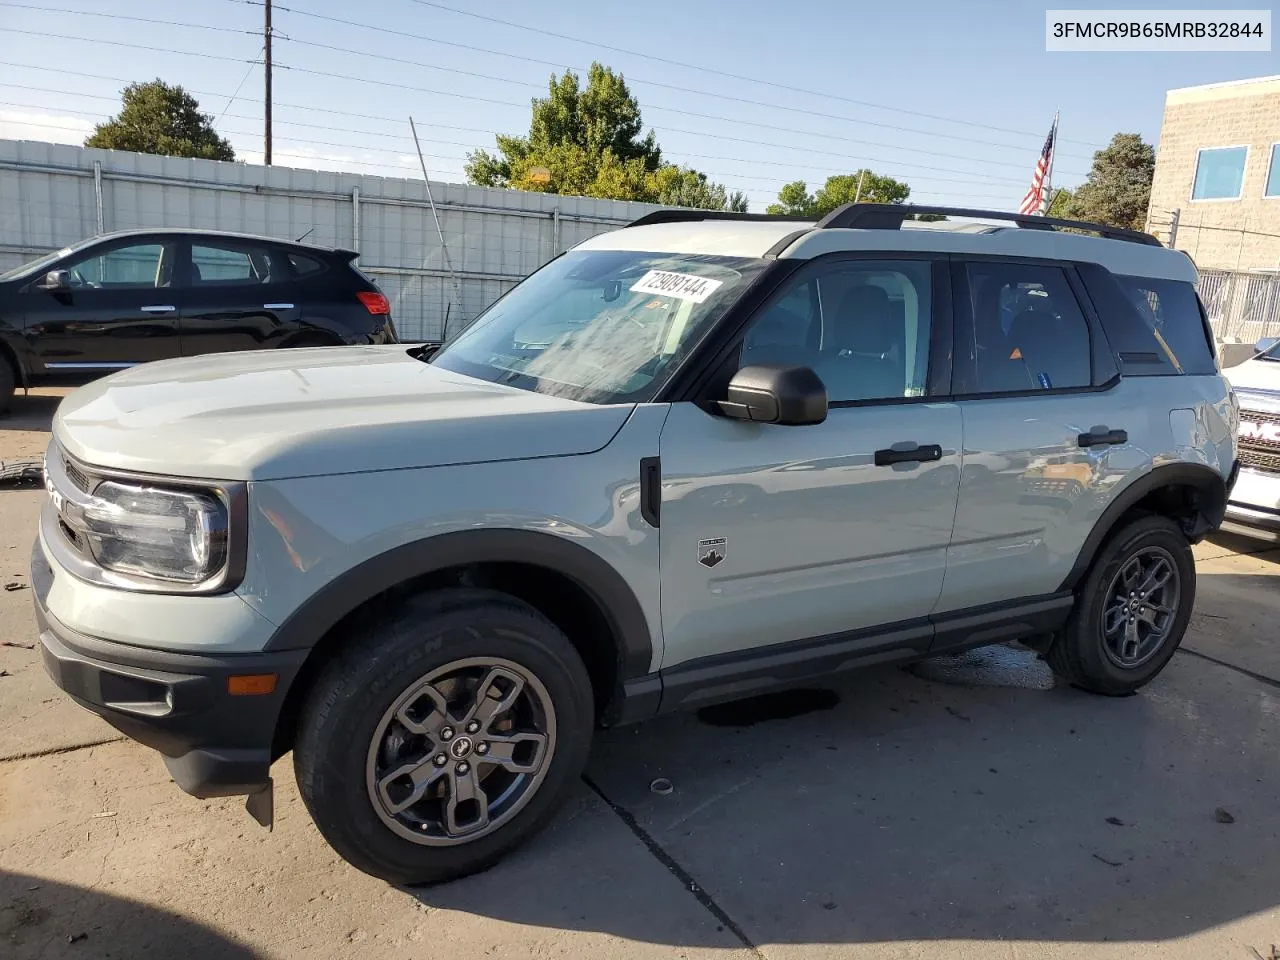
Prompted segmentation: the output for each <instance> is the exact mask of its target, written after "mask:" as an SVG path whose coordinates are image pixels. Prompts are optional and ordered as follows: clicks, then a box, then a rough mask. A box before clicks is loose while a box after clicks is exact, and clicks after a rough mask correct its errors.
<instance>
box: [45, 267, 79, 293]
mask: <svg viewBox="0 0 1280 960" xmlns="http://www.w3.org/2000/svg"><path fill="white" fill-rule="evenodd" d="M36 289H37V290H50V291H54V290H70V289H71V274H70V272H69V271H67V270H50V271H49V272H48V273H46V274H45V275H44V277H43V278H41V280H40V282H39V283H37V284H36Z"/></svg>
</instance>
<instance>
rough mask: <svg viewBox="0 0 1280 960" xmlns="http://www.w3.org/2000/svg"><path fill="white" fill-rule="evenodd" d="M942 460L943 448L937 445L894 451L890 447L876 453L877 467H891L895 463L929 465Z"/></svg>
mask: <svg viewBox="0 0 1280 960" xmlns="http://www.w3.org/2000/svg"><path fill="white" fill-rule="evenodd" d="M941 459H942V447H940V446H938V445H937V444H936V443H930V444H926V445H925V446H920V445H919V444H916V445H915V446H913V447H908V448H906V449H903V450H894V449H893V448H892V447H890V448H889V449H887V450H877V451H876V466H877V467H891V466H893V465H894V464H895V463H929V462H931V461H933V460H941Z"/></svg>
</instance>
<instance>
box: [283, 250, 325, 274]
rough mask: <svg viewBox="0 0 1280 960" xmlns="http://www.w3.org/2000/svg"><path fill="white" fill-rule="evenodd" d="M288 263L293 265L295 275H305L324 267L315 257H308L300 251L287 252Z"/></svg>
mask: <svg viewBox="0 0 1280 960" xmlns="http://www.w3.org/2000/svg"><path fill="white" fill-rule="evenodd" d="M289 265H290V266H292V267H293V275H294V276H295V277H305V276H308V275H309V274H313V273H319V272H320V271H321V270H323V269H324V264H322V263H321V262H320V261H319V260H317V259H316V258H315V257H308V256H306V255H305V254H301V253H291V254H289Z"/></svg>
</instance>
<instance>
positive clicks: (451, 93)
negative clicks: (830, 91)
mask: <svg viewBox="0 0 1280 960" xmlns="http://www.w3.org/2000/svg"><path fill="white" fill-rule="evenodd" d="M13 32H19V33H27V34H31V35H33V36H43V37H50V38H54V39H61V40H73V41H81V42H85V43H106V44H110V45H114V46H122V47H131V48H134V49H140V50H149V51H159V52H167V53H175V54H179V55H189V56H201V57H207V58H210V59H216V60H224V61H229V62H235V63H245V62H251V61H246V60H243V59H241V58H239V57H227V56H220V55H217V54H207V53H200V52H193V51H180V50H163V49H162V48H157V47H151V46H147V45H143V44H134V43H128V42H125V41H117V40H106V39H102V38H97V37H77V36H69V35H65V34H54V33H40V32H38V31H30V30H25V31H13ZM349 52H351V51H349ZM355 52H358V51H355ZM279 66H280V68H281V69H291V70H293V71H294V72H296V73H305V74H310V75H313V76H321V77H327V78H330V79H338V80H346V81H349V82H352V83H364V84H371V85H374V86H379V87H395V88H399V89H403V90H410V91H414V92H417V93H427V94H431V95H433V96H446V97H455V98H460V99H465V100H472V101H476V102H480V103H491V104H497V105H500V106H510V107H526V105H525V104H523V103H516V102H513V101H509V100H498V99H496V98H493V97H481V96H477V95H475V94H466V93H459V92H457V91H454V90H439V89H434V88H430V87H419V86H414V85H412V84H406V83H398V82H395V81H390V80H373V79H369V78H367V77H361V76H354V75H351V74H343V73H337V72H333V71H324V70H312V69H309V68H305V67H295V66H289V65H286V64H279ZM440 69H448V68H440ZM651 109H655V110H666V111H667V112H670V113H678V114H684V115H686V116H691V117H695V118H699V119H709V120H720V121H724V122H727V123H735V124H743V125H747V126H757V127H761V128H763V129H770V130H776V131H780V132H783V133H791V134H799V135H801V136H811V137H821V138H823V139H826V140H837V141H844V142H848V143H851V144H856V145H861V144H862V143H863V141H859V140H856V139H854V138H851V137H840V136H836V135H833V134H828V133H822V132H818V131H812V130H801V129H797V128H794V127H783V126H779V125H775V124H766V123H760V122H758V121H745V120H737V119H735V118H732V117H723V116H716V115H712V114H704V113H698V112H695V111H688V110H680V109H678V108H675V107H651ZM697 135H699V136H706V137H721V138H723V139H735V138H732V137H728V136H727V135H718V134H713V133H704V132H699V133H698V134H697ZM747 142H749V143H761V141H757V140H748V141H747ZM777 146H782V147H783V148H784V149H792V150H801V151H804V152H809V153H827V154H828V155H831V156H838V157H840V158H842V159H845V160H846V161H850V162H859V163H879V164H887V165H890V166H892V167H904V168H905V167H912V168H915V169H918V170H931V171H939V172H943V173H963V174H966V175H967V176H969V177H971V178H972V179H975V180H987V181H992V182H994V181H996V180H1001V179H1003V180H1010V179H1011V178H1007V177H1003V178H1001V177H991V176H986V175H980V174H970V173H969V171H968V170H967V169H959V168H956V167H939V166H932V165H929V164H920V163H914V162H903V161H900V160H890V159H888V158H884V157H869V156H864V157H863V158H861V159H859V158H856V157H850V156H849V155H848V154H845V153H838V154H837V153H831V152H830V151H821V150H817V149H810V148H807V147H803V146H797V145H794V144H789V145H780V144H779V145H777ZM894 149H910V148H894ZM946 156H952V157H955V158H956V159H959V160H962V161H965V162H968V163H978V164H983V165H992V163H990V162H988V161H984V160H982V159H980V158H975V157H965V156H956V155H950V154H948V155H946ZM1002 165H1011V164H1007V163H1004V164H1002ZM1068 173H1069V174H1070V175H1074V176H1079V175H1080V174H1078V173H1075V174H1072V173H1071V172H1070V171H1068ZM1016 182H1019V183H1021V182H1023V181H1022V180H1021V179H1019V180H1017V181H1016Z"/></svg>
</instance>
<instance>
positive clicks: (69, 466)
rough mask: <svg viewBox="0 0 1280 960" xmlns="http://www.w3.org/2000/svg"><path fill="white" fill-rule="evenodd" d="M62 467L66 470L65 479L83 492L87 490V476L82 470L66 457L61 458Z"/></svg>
mask: <svg viewBox="0 0 1280 960" xmlns="http://www.w3.org/2000/svg"><path fill="white" fill-rule="evenodd" d="M62 469H63V470H64V471H66V474H67V479H68V480H70V481H71V482H72V483H74V484H75V485H76V486H77V487H79V488H80V489H81V490H83V491H84V492H85V493H88V492H89V478H88V477H87V476H85V474H84V471H83V470H81V469H80V468H79V467H77V466H76V465H75V464H74V463H72V462H71V461H70V460H68V459H67V458H66V457H63V458H62Z"/></svg>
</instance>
